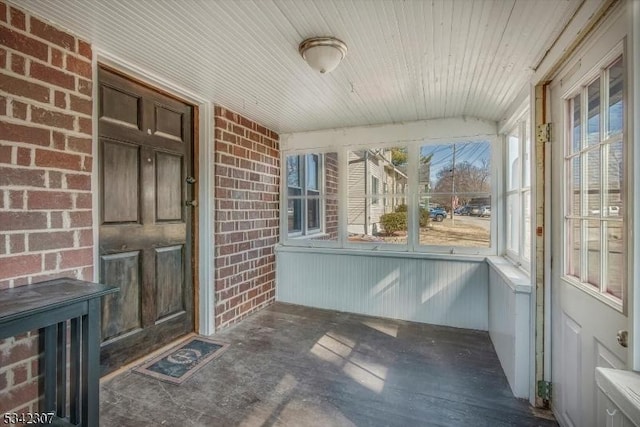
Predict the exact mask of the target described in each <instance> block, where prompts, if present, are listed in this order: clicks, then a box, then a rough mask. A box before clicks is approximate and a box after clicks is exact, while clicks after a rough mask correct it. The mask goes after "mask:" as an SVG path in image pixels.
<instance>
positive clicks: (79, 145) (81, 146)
mask: <svg viewBox="0 0 640 427" xmlns="http://www.w3.org/2000/svg"><path fill="white" fill-rule="evenodd" d="M67 148H68V149H69V150H71V151H76V152H78V153H85V154H91V151H92V141H91V139H90V138H76V137H74V136H69V137H67Z"/></svg>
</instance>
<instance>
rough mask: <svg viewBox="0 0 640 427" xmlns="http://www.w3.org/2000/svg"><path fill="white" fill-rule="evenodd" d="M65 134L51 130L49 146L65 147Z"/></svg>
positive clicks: (62, 148)
mask: <svg viewBox="0 0 640 427" xmlns="http://www.w3.org/2000/svg"><path fill="white" fill-rule="evenodd" d="M65 140H66V138H65V136H64V134H63V133H62V132H56V131H55V130H53V131H51V146H52V147H53V148H55V149H57V150H64V149H65Z"/></svg>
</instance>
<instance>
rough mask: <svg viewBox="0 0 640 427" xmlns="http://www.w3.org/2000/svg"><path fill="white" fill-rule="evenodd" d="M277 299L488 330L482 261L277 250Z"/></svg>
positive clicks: (485, 275) (485, 282) (484, 267)
mask: <svg viewBox="0 0 640 427" xmlns="http://www.w3.org/2000/svg"><path fill="white" fill-rule="evenodd" d="M276 264H277V269H278V277H277V287H276V299H277V300H278V301H282V302H287V303H293V304H300V305H305V306H310V307H317V308H325V309H332V310H339V311H346V312H352V313H360V314H367V315H371V316H381V317H389V318H394V319H402V320H409V321H414V322H424V323H431V324H436V325H446V326H454V327H459V328H469V329H479V330H485V331H486V330H487V328H488V313H487V311H488V300H487V299H488V283H487V281H488V277H489V276H488V269H487V264H486V263H485V262H484V259H482V258H477V259H476V260H446V259H427V258H424V257H422V258H418V257H410V258H407V257H395V256H390V254H375V255H366V254H365V255H360V254H359V255H347V254H344V253H341V252H336V253H329V251H326V252H324V253H322V252H320V253H317V252H312V251H300V250H296V249H295V248H286V249H285V248H280V249H279V250H278V253H277V260H276Z"/></svg>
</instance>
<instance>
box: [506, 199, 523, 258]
mask: <svg viewBox="0 0 640 427" xmlns="http://www.w3.org/2000/svg"><path fill="white" fill-rule="evenodd" d="M518 196H519V195H518V194H517V193H515V194H509V195H508V196H507V250H509V251H512V252H515V253H516V254H518V252H519V247H520V242H519V241H518V237H519V236H518V234H519V233H518V231H519V227H520V225H519V221H518V219H519V217H520V202H519V200H518V199H519V197H518Z"/></svg>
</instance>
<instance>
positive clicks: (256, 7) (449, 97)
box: [15, 0, 582, 133]
mask: <svg viewBox="0 0 640 427" xmlns="http://www.w3.org/2000/svg"><path fill="white" fill-rule="evenodd" d="M15 3H16V4H17V5H18V6H20V7H22V8H24V9H26V10H28V11H30V12H32V13H34V14H36V15H39V16H40V17H43V18H45V19H48V20H49V21H51V22H52V23H54V24H56V25H59V26H62V27H64V28H66V29H68V30H69V31H71V32H73V33H75V34H77V35H79V36H80V37H82V38H85V39H87V40H89V41H90V42H92V43H93V45H94V46H95V47H96V48H97V49H99V50H101V51H104V52H107V53H108V54H109V55H112V56H115V57H118V58H121V59H123V60H125V61H127V62H129V63H130V64H133V65H135V66H137V67H139V68H142V69H144V70H147V71H149V72H150V73H153V74H154V75H157V76H160V77H162V78H163V79H166V80H167V81H169V82H171V83H173V84H175V85H178V86H180V87H183V88H185V89H187V90H189V91H191V92H193V93H196V94H198V95H199V96H201V97H203V98H205V99H209V100H211V101H213V102H214V103H216V104H221V105H224V106H226V107H227V108H229V109H232V110H235V111H237V112H239V113H242V114H244V115H246V116H247V117H249V118H251V119H253V120H256V121H258V122H260V123H262V124H264V125H265V126H268V127H270V128H272V129H274V130H275V131H277V132H280V133H290V132H301V131H308V130H317V129H327V128H340V127H348V126H358V125H373V124H383V123H398V122H407V121H414V120H423V119H433V118H444V117H459V116H468V117H476V118H480V119H485V120H492V121H496V122H497V121H500V120H502V119H504V118H505V117H504V115H505V114H506V111H507V109H508V107H509V105H510V104H511V103H512V102H513V101H514V100H515V98H516V97H517V96H518V93H519V92H521V90H522V89H523V87H524V86H525V85H526V84H527V82H528V81H529V79H530V77H531V75H532V68H533V67H535V66H536V65H537V64H538V63H539V62H540V60H541V59H542V58H543V56H544V54H545V52H546V51H547V49H549V48H550V46H551V45H552V44H553V41H554V40H555V39H556V38H557V36H558V35H559V33H560V31H561V30H562V28H563V27H564V26H565V25H566V23H567V22H568V21H569V20H570V18H571V16H572V15H573V14H574V13H575V11H576V10H577V9H578V7H579V6H580V4H581V3H582V0H494V1H490V0H429V1H426V0H425V1H419V0H415V1H414V0H404V1H400V0H396V1H388V0H315V1H312V0H253V1H250V0H189V1H185V0H56V1H51V0H22V1H16V2H15ZM322 35H331V36H335V37H337V38H340V39H341V40H343V41H344V42H345V43H346V44H347V46H348V49H349V52H348V54H347V57H346V58H345V59H344V61H343V62H342V64H341V65H340V66H339V67H338V68H337V69H336V70H335V71H334V72H333V73H331V74H328V75H320V74H316V73H315V72H314V71H312V70H311V68H309V66H308V65H307V64H306V63H305V62H304V61H303V60H302V58H301V57H300V55H299V54H298V44H299V43H300V42H301V41H302V40H303V39H305V38H307V37H312V36H322Z"/></svg>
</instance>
